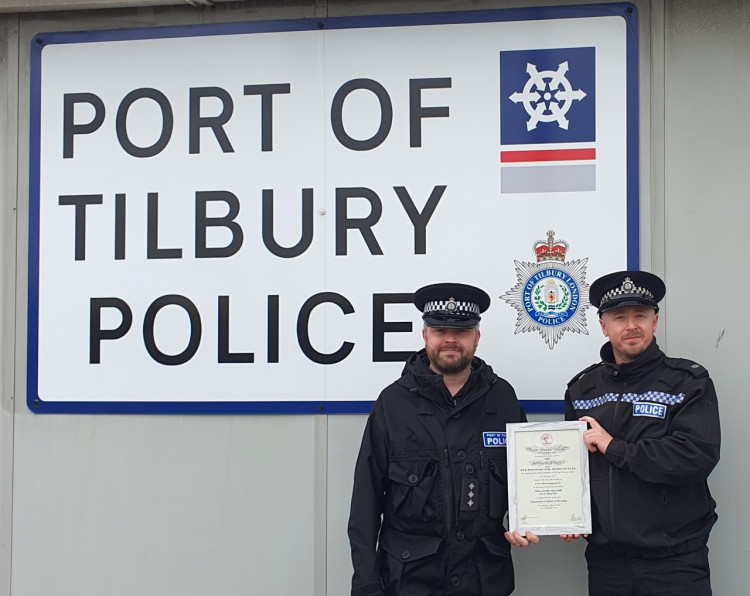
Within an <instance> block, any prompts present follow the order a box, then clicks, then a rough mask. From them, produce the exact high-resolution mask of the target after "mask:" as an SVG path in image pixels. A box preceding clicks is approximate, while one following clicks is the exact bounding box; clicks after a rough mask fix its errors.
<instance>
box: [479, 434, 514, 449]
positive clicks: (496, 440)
mask: <svg viewBox="0 0 750 596" xmlns="http://www.w3.org/2000/svg"><path fill="white" fill-rule="evenodd" d="M482 441H483V443H484V446H485V447H506V446H507V444H508V435H507V434H506V433H505V432H500V431H487V432H483V433H482Z"/></svg>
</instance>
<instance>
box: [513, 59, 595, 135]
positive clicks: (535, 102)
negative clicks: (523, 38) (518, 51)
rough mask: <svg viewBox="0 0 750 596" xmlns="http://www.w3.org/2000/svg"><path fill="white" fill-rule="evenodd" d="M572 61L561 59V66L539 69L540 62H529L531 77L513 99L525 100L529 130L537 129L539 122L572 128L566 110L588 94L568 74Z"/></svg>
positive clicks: (523, 102)
mask: <svg viewBox="0 0 750 596" xmlns="http://www.w3.org/2000/svg"><path fill="white" fill-rule="evenodd" d="M567 72H568V63H567V61H566V62H561V63H560V64H559V65H558V67H557V70H556V71H555V70H543V71H542V72H539V71H537V69H536V65H534V64H531V63H530V62H529V63H527V64H526V74H528V75H529V79H528V80H527V81H526V84H525V85H524V87H523V91H516V92H514V93H513V94H511V95H510V97H509V99H510V100H511V101H512V102H514V103H519V102H521V103H522V104H523V108H524V109H525V110H526V113H527V114H528V115H529V119H528V121H527V122H526V130H534V129H535V128H536V125H537V124H538V123H539V122H544V123H548V122H557V125H558V126H559V127H560V128H563V129H565V130H568V119H567V118H566V114H567V113H568V110H570V107H571V106H572V105H573V102H574V101H581V100H582V99H583V98H584V97H586V92H585V91H583V90H582V89H573V86H572V85H571V84H570V81H569V80H568V79H567V77H566V76H565V75H566V74H567Z"/></svg>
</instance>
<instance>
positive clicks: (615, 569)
mask: <svg viewBox="0 0 750 596" xmlns="http://www.w3.org/2000/svg"><path fill="white" fill-rule="evenodd" d="M586 562H587V563H588V568H589V596H711V573H710V570H709V568H708V547H705V546H704V547H703V548H701V549H699V550H696V551H693V552H689V553H684V554H681V555H676V556H673V557H665V558H661V559H647V558H644V557H637V556H629V555H623V554H615V553H612V552H609V551H607V550H606V549H602V548H597V547H592V546H589V547H588V548H587V549H586Z"/></svg>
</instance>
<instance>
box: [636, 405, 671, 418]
mask: <svg viewBox="0 0 750 596" xmlns="http://www.w3.org/2000/svg"><path fill="white" fill-rule="evenodd" d="M666 415H667V406H665V405H664V404H654V403H650V402H647V401H637V402H635V403H634V404H633V416H648V417H649V418H664V416H666Z"/></svg>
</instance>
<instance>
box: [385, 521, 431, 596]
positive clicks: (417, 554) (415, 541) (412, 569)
mask: <svg viewBox="0 0 750 596" xmlns="http://www.w3.org/2000/svg"><path fill="white" fill-rule="evenodd" d="M442 542H443V539H442V538H440V537H439V536H418V535H414V534H406V533H404V532H399V531H397V530H393V529H392V528H384V529H383V531H382V532H381V534H380V538H379V547H378V548H379V549H380V551H381V569H382V570H383V583H384V584H385V591H386V593H387V594H398V595H399V596H408V595H410V594H424V593H425V592H424V589H425V587H429V588H434V589H436V590H437V589H439V588H440V586H442V584H443V580H444V577H443V576H444V573H445V572H444V570H443V565H441V564H440V558H439V555H438V551H439V550H440V545H441V544H442ZM429 593H430V594H432V593H437V592H432V591H430V592H429Z"/></svg>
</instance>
